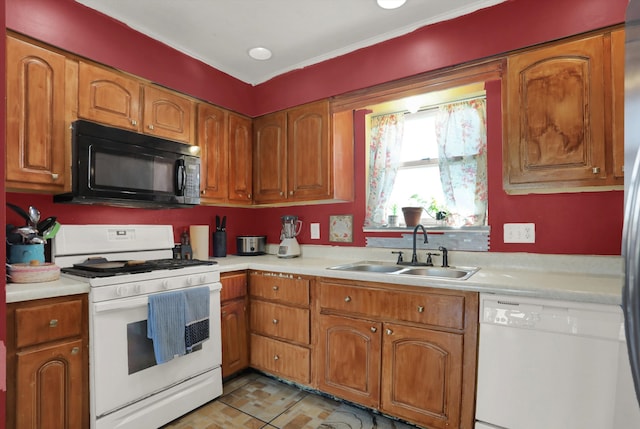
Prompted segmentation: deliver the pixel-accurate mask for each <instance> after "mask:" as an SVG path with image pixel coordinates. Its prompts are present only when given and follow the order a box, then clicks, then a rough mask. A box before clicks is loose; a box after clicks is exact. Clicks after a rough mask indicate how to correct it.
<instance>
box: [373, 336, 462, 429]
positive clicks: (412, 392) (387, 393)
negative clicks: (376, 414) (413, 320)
mask: <svg viewBox="0 0 640 429" xmlns="http://www.w3.org/2000/svg"><path fill="white" fill-rule="evenodd" d="M382 337H383V339H382V393H381V410H382V411H383V412H388V413H389V414H392V415H394V416H398V417H401V418H405V419H407V420H409V421H413V422H416V423H419V424H420V425H424V426H428V427H430V428H457V427H459V424H460V403H461V397H462V356H463V336H462V335H461V334H453V333H448V332H439V331H432V330H429V329H421V328H414V327H409V326H402V325H395V324H390V323H386V324H385V325H384V332H383V334H382Z"/></svg>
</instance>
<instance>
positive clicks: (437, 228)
mask: <svg viewBox="0 0 640 429" xmlns="http://www.w3.org/2000/svg"><path fill="white" fill-rule="evenodd" d="M423 226H424V228H425V229H426V230H427V232H452V231H455V232H473V233H477V232H478V231H487V232H489V230H490V228H489V227H488V226H465V227H460V228H455V227H452V226H436V225H423ZM414 228H415V227H414V226H394V227H386V226H365V227H362V232H408V231H410V232H413V230H414Z"/></svg>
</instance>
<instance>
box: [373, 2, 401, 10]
mask: <svg viewBox="0 0 640 429" xmlns="http://www.w3.org/2000/svg"><path fill="white" fill-rule="evenodd" d="M377 1H378V6H380V7H381V8H383V9H397V8H399V7H400V6H402V5H403V4H405V3H406V1H407V0H377Z"/></svg>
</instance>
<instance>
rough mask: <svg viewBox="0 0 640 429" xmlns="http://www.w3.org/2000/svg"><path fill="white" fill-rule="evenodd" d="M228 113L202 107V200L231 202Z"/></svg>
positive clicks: (211, 107) (207, 106)
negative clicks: (229, 197) (228, 185)
mask: <svg viewBox="0 0 640 429" xmlns="http://www.w3.org/2000/svg"><path fill="white" fill-rule="evenodd" d="M227 120H228V115H227V112H226V111H225V110H223V109H220V108H217V107H215V106H212V105H210V104H205V103H200V104H198V146H200V161H201V164H200V194H201V195H200V197H201V199H200V201H201V202H202V203H216V202H225V201H226V200H227V175H228V166H229V155H228V153H229V144H228V141H227Z"/></svg>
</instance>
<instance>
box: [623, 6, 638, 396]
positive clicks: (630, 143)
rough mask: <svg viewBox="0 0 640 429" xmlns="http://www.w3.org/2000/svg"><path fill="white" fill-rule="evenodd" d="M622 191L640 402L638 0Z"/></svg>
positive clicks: (627, 306)
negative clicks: (623, 194)
mask: <svg viewBox="0 0 640 429" xmlns="http://www.w3.org/2000/svg"><path fill="white" fill-rule="evenodd" d="M625 24H626V25H625V34H626V43H625V57H626V58H625V105H624V110H625V113H624V123H625V126H624V127H625V129H624V144H625V147H624V155H625V159H624V164H625V165H624V171H625V178H624V191H625V208H624V210H625V216H624V229H623V237H622V255H623V257H624V260H625V284H624V288H623V292H622V307H623V310H624V315H625V322H624V324H625V332H626V336H627V348H628V351H629V361H630V364H631V372H632V374H633V380H634V386H635V390H636V396H637V399H638V402H639V403H640V158H639V155H640V0H630V1H629V5H628V6H627V16H626V23H625Z"/></svg>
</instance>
